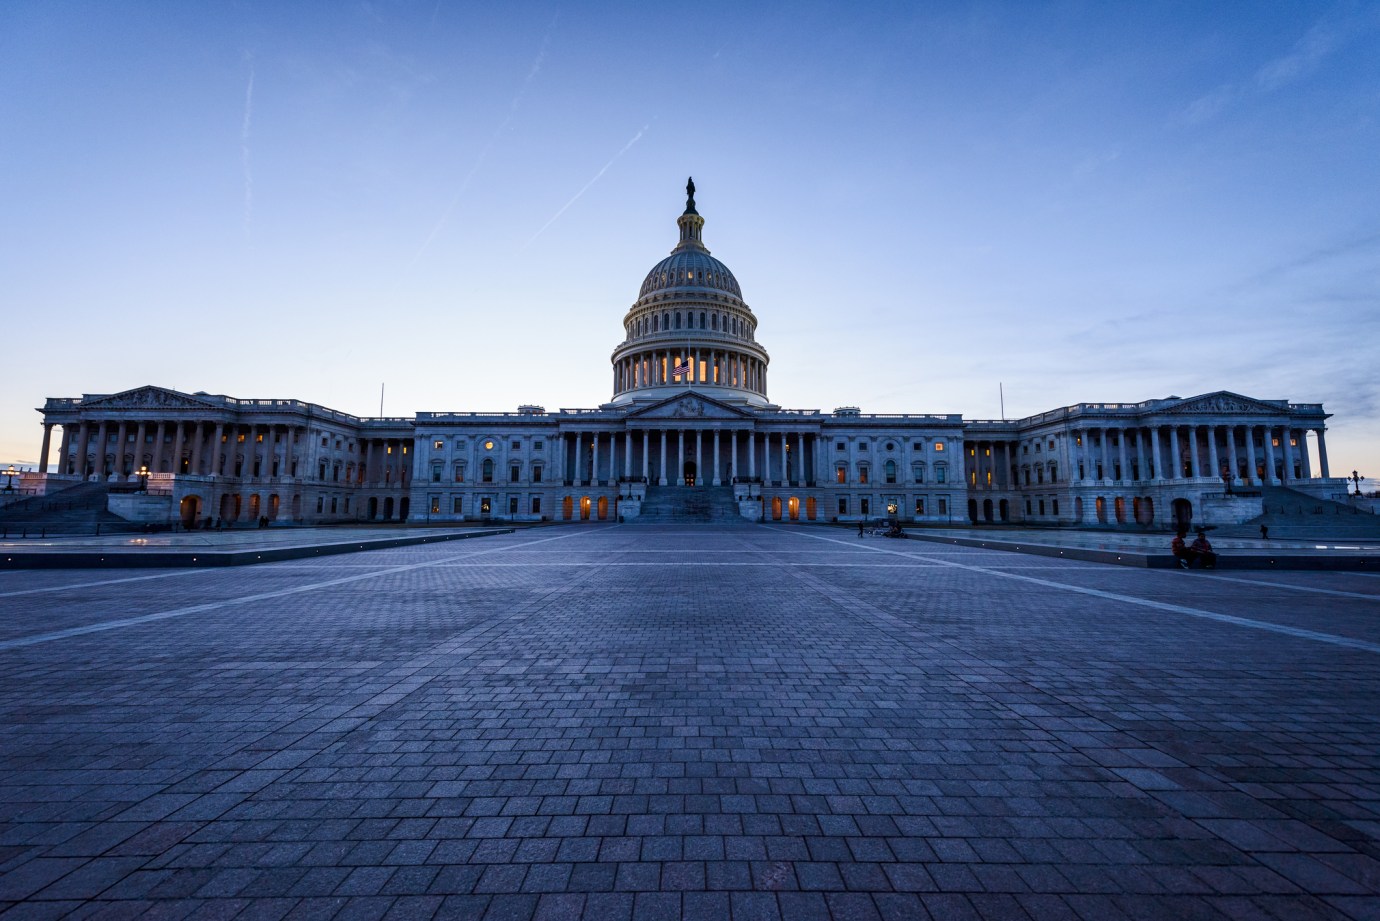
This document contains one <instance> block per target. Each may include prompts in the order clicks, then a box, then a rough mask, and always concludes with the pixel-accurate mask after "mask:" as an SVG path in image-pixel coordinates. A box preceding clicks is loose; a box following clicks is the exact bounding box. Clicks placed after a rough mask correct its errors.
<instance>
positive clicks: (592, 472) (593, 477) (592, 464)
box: [589, 430, 599, 486]
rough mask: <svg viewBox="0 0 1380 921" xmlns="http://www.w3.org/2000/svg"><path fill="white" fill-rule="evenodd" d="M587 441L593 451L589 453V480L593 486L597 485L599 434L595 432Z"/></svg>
mask: <svg viewBox="0 0 1380 921" xmlns="http://www.w3.org/2000/svg"><path fill="white" fill-rule="evenodd" d="M589 440H590V441H591V442H592V443H593V450H591V452H590V461H589V479H590V483H591V485H593V486H598V485H599V432H598V431H597V430H596V431H594V432H591V433H590V436H589Z"/></svg>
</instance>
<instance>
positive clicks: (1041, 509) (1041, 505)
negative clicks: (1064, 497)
mask: <svg viewBox="0 0 1380 921" xmlns="http://www.w3.org/2000/svg"><path fill="white" fill-rule="evenodd" d="M1044 513H1045V500H1044V499H1041V500H1040V514H1041V515H1043V514H1044Z"/></svg>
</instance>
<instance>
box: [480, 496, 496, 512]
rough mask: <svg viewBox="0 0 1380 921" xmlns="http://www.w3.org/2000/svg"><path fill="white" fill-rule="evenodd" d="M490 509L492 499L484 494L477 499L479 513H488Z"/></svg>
mask: <svg viewBox="0 0 1380 921" xmlns="http://www.w3.org/2000/svg"><path fill="white" fill-rule="evenodd" d="M492 510H493V501H492V500H491V499H490V498H489V497H488V496H484V497H483V498H481V499H480V500H479V514H481V515H488V514H489V513H490V512H492Z"/></svg>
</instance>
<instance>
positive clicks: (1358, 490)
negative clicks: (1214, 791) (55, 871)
mask: <svg viewBox="0 0 1380 921" xmlns="http://www.w3.org/2000/svg"><path fill="white" fill-rule="evenodd" d="M10 469H11V470H13V469H14V468H13V467H11V468H10ZM1364 479H1365V477H1363V476H1361V475H1360V474H1359V473H1357V472H1356V471H1355V470H1353V471H1351V482H1352V483H1353V484H1355V486H1356V495H1358V496H1359V495H1360V494H1361V481H1362V480H1364Z"/></svg>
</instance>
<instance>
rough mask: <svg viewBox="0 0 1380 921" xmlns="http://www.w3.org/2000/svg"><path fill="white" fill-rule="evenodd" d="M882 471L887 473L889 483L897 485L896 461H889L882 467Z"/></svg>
mask: <svg viewBox="0 0 1380 921" xmlns="http://www.w3.org/2000/svg"><path fill="white" fill-rule="evenodd" d="M882 470H883V472H885V473H886V481H887V482H888V483H895V482H896V462H895V461H893V460H889V461H887V462H886V463H885V464H883V465H882Z"/></svg>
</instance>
